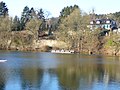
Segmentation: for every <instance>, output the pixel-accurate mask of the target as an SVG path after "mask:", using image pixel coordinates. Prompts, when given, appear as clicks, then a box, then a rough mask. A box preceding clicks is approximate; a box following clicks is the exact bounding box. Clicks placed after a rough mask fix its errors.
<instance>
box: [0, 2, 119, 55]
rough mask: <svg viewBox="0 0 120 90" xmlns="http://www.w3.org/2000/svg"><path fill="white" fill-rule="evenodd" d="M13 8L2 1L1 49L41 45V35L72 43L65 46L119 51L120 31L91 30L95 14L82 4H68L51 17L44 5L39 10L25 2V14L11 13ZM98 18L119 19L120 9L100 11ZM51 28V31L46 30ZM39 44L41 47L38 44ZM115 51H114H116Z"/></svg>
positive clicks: (68, 47) (82, 49)
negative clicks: (90, 25)
mask: <svg viewBox="0 0 120 90" xmlns="http://www.w3.org/2000/svg"><path fill="white" fill-rule="evenodd" d="M8 11H9V9H8V8H7V5H6V4H5V3H4V2H0V47H1V49H12V48H16V47H18V48H23V49H24V48H26V47H27V49H28V48H29V49H31V48H33V47H36V45H37V46H40V45H42V43H37V44H35V42H37V41H38V40H40V39H43V38H44V37H45V39H54V40H57V41H63V42H65V43H66V44H67V45H68V46H67V47H66V48H65V47H64V46H63V47H57V48H64V49H74V50H76V51H78V52H89V53H91V54H92V53H103V52H104V51H105V50H109V49H111V47H112V49H111V50H113V51H114V52H115V53H116V54H117V53H119V49H120V42H119V38H120V37H119V35H117V34H112V35H110V36H108V37H104V36H101V31H100V30H99V29H95V30H94V31H91V30H90V29H89V28H88V27H87V26H88V25H89V22H90V20H91V14H87V13H85V12H83V11H82V10H81V9H80V8H79V6H78V5H74V6H67V7H64V8H63V9H62V10H61V12H60V15H59V17H57V18H56V17H53V18H48V15H49V13H48V12H47V14H46V12H45V11H43V9H37V10H35V9H34V8H33V7H32V8H29V7H28V6H25V7H24V9H23V12H22V13H21V17H17V16H15V17H14V18H12V17H9V13H8ZM94 16H95V17H96V18H107V17H108V18H113V17H115V19H116V20H118V22H119V13H114V14H109V15H104V14H103V15H97V14H94ZM46 31H47V33H46ZM37 48H38V47H37ZM113 51H111V52H113Z"/></svg>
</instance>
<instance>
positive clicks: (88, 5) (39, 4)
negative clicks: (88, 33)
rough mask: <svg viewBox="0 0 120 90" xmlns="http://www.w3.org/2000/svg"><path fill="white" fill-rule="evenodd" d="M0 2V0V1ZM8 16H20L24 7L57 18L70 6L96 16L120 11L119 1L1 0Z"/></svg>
mask: <svg viewBox="0 0 120 90" xmlns="http://www.w3.org/2000/svg"><path fill="white" fill-rule="evenodd" d="M0 1H2V0H0ZM3 1H4V2H5V3H6V5H7V7H8V9H9V15H10V16H15V15H17V16H21V12H22V11H23V8H24V7H25V6H28V7H29V8H31V7H34V8H35V9H40V8H43V9H44V10H45V11H49V12H50V13H51V16H53V17H57V16H59V14H60V11H61V10H62V9H63V8H64V7H66V6H70V5H74V4H77V5H78V6H79V7H80V8H81V9H82V10H83V11H85V12H87V13H88V12H90V11H91V10H92V8H94V9H95V13H97V14H107V13H113V12H117V11H120V0H3Z"/></svg>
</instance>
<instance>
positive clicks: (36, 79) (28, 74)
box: [21, 67, 43, 90]
mask: <svg viewBox="0 0 120 90" xmlns="http://www.w3.org/2000/svg"><path fill="white" fill-rule="evenodd" d="M21 72H22V74H21V75H22V76H21V79H22V88H23V90H24V89H25V90H26V89H28V90H30V89H31V88H39V87H40V83H41V82H40V81H41V79H42V76H43V70H42V69H39V68H37V67H32V68H23V69H21Z"/></svg>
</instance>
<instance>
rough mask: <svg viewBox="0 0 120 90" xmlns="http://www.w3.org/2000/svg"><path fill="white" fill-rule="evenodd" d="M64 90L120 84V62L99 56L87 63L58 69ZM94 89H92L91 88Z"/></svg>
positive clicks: (73, 63)
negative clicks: (65, 89)
mask: <svg viewBox="0 0 120 90" xmlns="http://www.w3.org/2000/svg"><path fill="white" fill-rule="evenodd" d="M56 73H57V75H58V79H59V83H60V84H61V85H62V86H63V88H67V89H73V90H77V89H78V88H79V89H83V88H85V87H84V86H92V85H93V84H96V83H103V84H104V85H108V84H110V82H120V61H119V60H118V61H116V59H115V60H113V59H110V58H103V57H101V56H97V57H94V58H90V57H88V61H85V62H81V61H79V62H76V61H75V62H71V61H70V62H68V63H67V64H64V65H59V66H58V68H57V69H56ZM91 88H92V87H91Z"/></svg>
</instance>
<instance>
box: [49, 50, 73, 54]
mask: <svg viewBox="0 0 120 90" xmlns="http://www.w3.org/2000/svg"><path fill="white" fill-rule="evenodd" d="M51 53H75V51H74V50H51Z"/></svg>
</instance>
